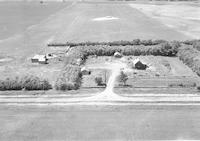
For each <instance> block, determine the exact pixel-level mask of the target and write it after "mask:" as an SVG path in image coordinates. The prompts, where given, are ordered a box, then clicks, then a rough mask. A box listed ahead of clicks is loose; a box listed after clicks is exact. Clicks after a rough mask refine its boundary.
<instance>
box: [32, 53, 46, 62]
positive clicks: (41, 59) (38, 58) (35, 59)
mask: <svg viewBox="0 0 200 141" xmlns="http://www.w3.org/2000/svg"><path fill="white" fill-rule="evenodd" d="M47 60H48V59H47V57H46V55H38V54H37V55H35V56H34V57H33V58H31V62H32V63H39V64H47Z"/></svg>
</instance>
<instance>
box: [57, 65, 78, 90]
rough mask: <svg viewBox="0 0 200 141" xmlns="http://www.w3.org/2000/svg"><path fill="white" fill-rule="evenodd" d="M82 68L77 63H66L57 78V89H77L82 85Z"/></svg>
mask: <svg viewBox="0 0 200 141" xmlns="http://www.w3.org/2000/svg"><path fill="white" fill-rule="evenodd" d="M81 77H82V75H81V69H80V67H78V66H75V65H66V66H65V68H64V69H63V71H62V72H61V74H60V75H59V77H58V78H57V81H56V84H55V88H56V90H77V89H78V88H79V87H80V86H81Z"/></svg>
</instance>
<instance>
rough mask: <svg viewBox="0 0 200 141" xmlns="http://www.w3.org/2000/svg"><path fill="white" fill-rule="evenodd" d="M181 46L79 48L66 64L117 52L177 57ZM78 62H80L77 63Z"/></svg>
mask: <svg viewBox="0 0 200 141" xmlns="http://www.w3.org/2000/svg"><path fill="white" fill-rule="evenodd" d="M179 47H180V44H179V43H177V42H171V43H162V44H159V45H154V46H144V45H135V46H102V45H98V46H78V47H76V48H71V50H70V52H69V54H68V56H67V57H66V59H65V64H72V65H81V64H82V63H84V61H85V59H86V58H87V56H89V55H97V56H113V55H114V53H115V52H121V53H122V54H123V55H135V56H138V55H161V56H175V55H176V53H177V51H178V48H179ZM77 61H78V62H77Z"/></svg>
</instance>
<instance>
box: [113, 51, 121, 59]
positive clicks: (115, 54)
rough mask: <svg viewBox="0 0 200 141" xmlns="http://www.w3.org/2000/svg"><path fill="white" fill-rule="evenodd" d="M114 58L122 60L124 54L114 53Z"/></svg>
mask: <svg viewBox="0 0 200 141" xmlns="http://www.w3.org/2000/svg"><path fill="white" fill-rule="evenodd" d="M114 57H116V58H121V57H122V54H121V53H120V52H115V53H114Z"/></svg>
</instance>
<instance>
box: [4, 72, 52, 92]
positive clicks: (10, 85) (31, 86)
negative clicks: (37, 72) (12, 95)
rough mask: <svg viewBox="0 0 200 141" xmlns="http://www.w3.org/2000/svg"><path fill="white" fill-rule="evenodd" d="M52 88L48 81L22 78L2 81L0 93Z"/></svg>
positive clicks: (36, 78)
mask: <svg viewBox="0 0 200 141" xmlns="http://www.w3.org/2000/svg"><path fill="white" fill-rule="evenodd" d="M51 88H52V86H51V85H50V84H49V82H48V81H47V80H46V79H41V78H39V77H36V76H25V77H22V78H19V77H15V78H7V79H5V80H0V91H8V90H23V89H24V90H49V89H51Z"/></svg>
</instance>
